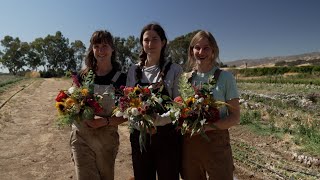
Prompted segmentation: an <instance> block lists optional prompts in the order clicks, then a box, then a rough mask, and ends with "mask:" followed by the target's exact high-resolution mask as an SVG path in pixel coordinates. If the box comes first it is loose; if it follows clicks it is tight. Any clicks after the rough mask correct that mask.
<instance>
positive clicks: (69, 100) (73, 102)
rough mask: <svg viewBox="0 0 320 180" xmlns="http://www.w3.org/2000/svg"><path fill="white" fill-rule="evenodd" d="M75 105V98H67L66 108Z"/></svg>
mask: <svg viewBox="0 0 320 180" xmlns="http://www.w3.org/2000/svg"><path fill="white" fill-rule="evenodd" d="M74 104H75V100H74V99H73V98H67V99H66V103H65V105H66V107H71V106H73V105H74Z"/></svg>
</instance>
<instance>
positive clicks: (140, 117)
mask: <svg viewBox="0 0 320 180" xmlns="http://www.w3.org/2000/svg"><path fill="white" fill-rule="evenodd" d="M154 87H155V86H149V87H142V86H139V85H138V86H136V87H121V90H122V94H123V96H122V97H121V98H120V99H119V104H118V106H117V107H116V108H115V110H114V111H113V114H114V115H115V116H116V117H123V118H127V119H128V120H129V129H130V131H131V132H133V128H136V129H139V130H140V136H139V144H140V150H141V151H142V148H144V149H145V143H146V136H147V134H148V133H151V132H153V131H155V130H156V126H155V125H154V123H153V120H154V119H155V118H156V116H157V115H159V114H162V113H164V112H166V108H165V106H164V105H163V103H164V101H167V100H168V99H170V98H169V97H168V96H166V95H162V94H161V93H160V92H161V91H162V89H163V85H162V86H161V87H160V89H158V90H159V91H158V92H157V93H153V92H152V91H153V89H154ZM150 135H151V134H150Z"/></svg>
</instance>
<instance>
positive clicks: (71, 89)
mask: <svg viewBox="0 0 320 180" xmlns="http://www.w3.org/2000/svg"><path fill="white" fill-rule="evenodd" d="M75 90H76V87H73V86H72V87H70V88H69V89H68V93H69V94H72V93H73V92H74V91H75Z"/></svg>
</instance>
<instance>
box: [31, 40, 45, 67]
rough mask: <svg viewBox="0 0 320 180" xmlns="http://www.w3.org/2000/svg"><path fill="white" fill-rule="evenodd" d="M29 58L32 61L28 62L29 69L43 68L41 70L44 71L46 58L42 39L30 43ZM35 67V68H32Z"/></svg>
mask: <svg viewBox="0 0 320 180" xmlns="http://www.w3.org/2000/svg"><path fill="white" fill-rule="evenodd" d="M30 47H31V49H30V51H31V52H30V53H31V54H30V56H31V58H32V60H30V61H29V62H28V64H29V66H30V67H31V68H35V69H37V67H39V66H43V69H44V70H45V71H46V67H47V66H46V65H47V57H46V53H45V48H46V45H45V42H44V39H43V38H36V39H35V40H34V41H33V42H31V43H30ZM34 66H37V67H34Z"/></svg>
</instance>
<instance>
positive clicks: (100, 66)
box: [70, 31, 126, 180]
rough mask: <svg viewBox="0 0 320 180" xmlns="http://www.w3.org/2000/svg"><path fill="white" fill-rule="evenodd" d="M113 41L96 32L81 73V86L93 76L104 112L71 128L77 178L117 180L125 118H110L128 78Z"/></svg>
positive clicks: (82, 179)
mask: <svg viewBox="0 0 320 180" xmlns="http://www.w3.org/2000/svg"><path fill="white" fill-rule="evenodd" d="M115 56H116V51H115V47H114V43H113V37H112V35H111V33H110V32H108V31H95V32H94V33H93V34H92V36H91V39H90V47H89V49H88V54H87V56H86V59H85V65H86V67H85V69H83V70H82V71H81V72H80V73H79V77H80V78H79V79H80V83H82V81H83V79H84V77H85V76H87V74H88V72H89V71H90V70H92V71H93V72H94V93H95V94H99V95H101V96H102V97H103V98H102V108H103V111H102V112H101V113H99V114H96V115H95V117H94V119H93V120H86V121H83V122H81V123H78V122H76V121H75V122H74V123H73V125H72V132H71V140H70V145H71V149H72V159H73V161H74V165H75V171H76V178H77V179H79V180H87V179H92V180H93V179H97V180H101V179H105V180H112V179H114V164H115V158H116V155H117V153H118V147H119V134H118V124H120V123H122V122H124V121H125V120H124V119H123V118H118V117H113V116H112V117H111V115H112V110H113V107H114V106H115V101H116V98H115V97H116V96H117V94H115V93H116V92H115V89H117V88H120V86H121V85H125V80H126V75H125V74H123V73H121V72H120V66H119V64H118V63H117V62H116V59H115Z"/></svg>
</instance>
